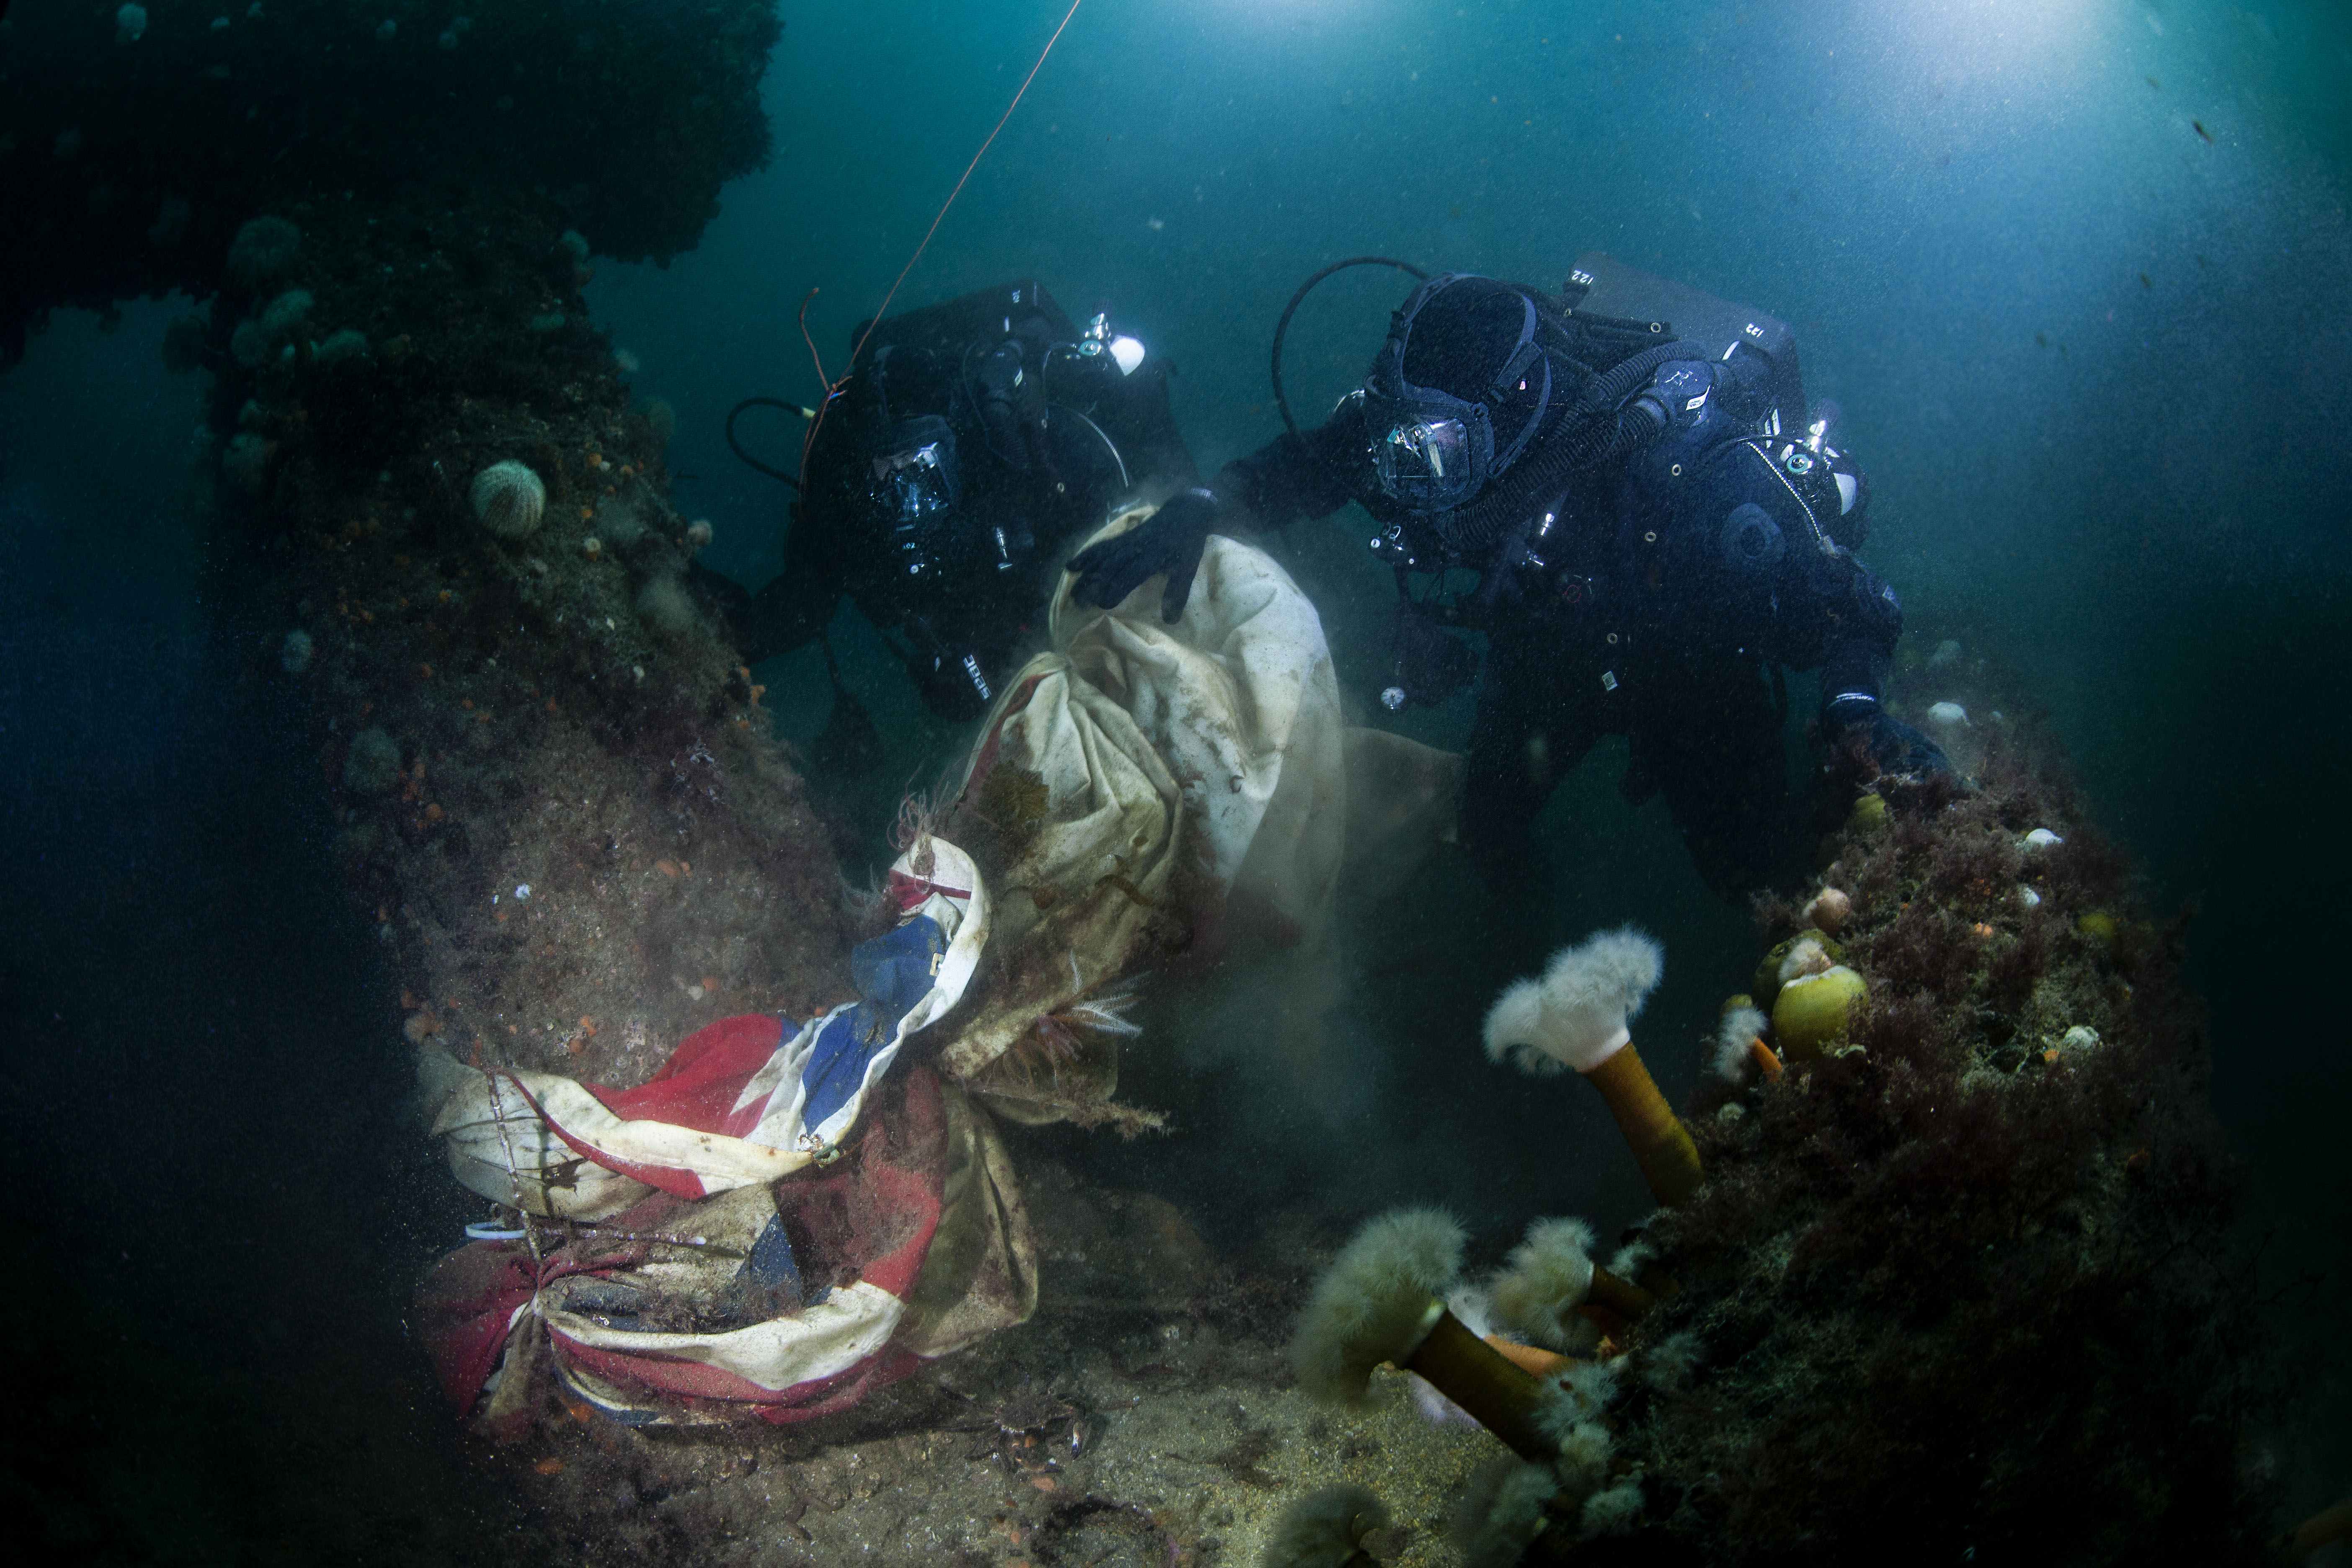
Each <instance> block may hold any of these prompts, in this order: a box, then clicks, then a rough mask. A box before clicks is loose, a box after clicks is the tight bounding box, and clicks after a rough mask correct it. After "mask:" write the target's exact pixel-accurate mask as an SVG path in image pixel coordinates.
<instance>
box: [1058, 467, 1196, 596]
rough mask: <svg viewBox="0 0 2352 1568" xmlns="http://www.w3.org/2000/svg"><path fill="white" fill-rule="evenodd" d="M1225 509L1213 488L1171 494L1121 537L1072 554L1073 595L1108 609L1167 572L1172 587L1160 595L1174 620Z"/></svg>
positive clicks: (1070, 566) (1069, 566)
mask: <svg viewBox="0 0 2352 1568" xmlns="http://www.w3.org/2000/svg"><path fill="white" fill-rule="evenodd" d="M1221 510H1222V509H1221V508H1220V506H1219V505H1218V502H1217V498H1216V497H1215V496H1213V495H1212V494H1211V493H1210V492H1208V491H1207V490H1202V489H1191V490H1182V491H1180V492H1179V493H1177V494H1175V495H1172V496H1170V497H1169V498H1168V500H1167V501H1166V502H1165V503H1163V504H1162V505H1161V507H1160V510H1158V511H1156V512H1153V513H1152V514H1151V516H1150V518H1148V519H1146V520H1145V521H1142V522H1139V523H1138V524H1137V525H1136V526H1135V527H1133V528H1130V529H1129V530H1128V531H1126V532H1125V533H1122V534H1120V535H1119V536H1118V538H1116V539H1106V540H1104V541H1103V542H1101V543H1099V544H1092V545H1088V546H1087V548H1086V549H1084V550H1081V551H1079V552H1077V553H1076V555H1073V556H1072V557H1070V563H1069V565H1068V567H1067V568H1066V570H1067V571H1070V572H1073V573H1075V574H1076V575H1077V579H1078V581H1077V584H1076V586H1074V587H1073V588H1072V589H1071V590H1070V596H1071V597H1072V598H1074V599H1076V601H1077V602H1078V603H1079V604H1081V605H1095V606H1097V608H1100V609H1105V610H1108V609H1109V608H1110V607H1111V606H1112V605H1117V604H1118V603H1119V602H1120V601H1121V600H1123V599H1125V598H1126V597H1127V596H1128V595H1129V594H1132V593H1134V592H1135V591H1136V590H1137V589H1138V588H1140V587H1141V586H1143V584H1145V583H1147V582H1149V581H1150V580H1151V579H1152V578H1154V577H1157V576H1159V575H1160V574H1162V573H1165V574H1167V577H1168V586H1167V587H1166V588H1165V589H1163V590H1161V592H1160V619H1161V620H1163V621H1167V622H1170V623H1171V624H1172V623H1173V622H1174V621H1175V620H1176V619H1177V618H1178V617H1179V616H1182V615H1183V613H1184V601H1185V600H1187V599H1189V598H1191V597H1192V577H1193V574H1195V573H1197V572H1199V571H1200V569H1201V552H1202V551H1203V550H1205V549H1207V548H1208V544H1209V535H1210V533H1211V532H1212V531H1213V530H1214V529H1215V527H1216V524H1217V518H1218V514H1219V512H1220V511H1221Z"/></svg>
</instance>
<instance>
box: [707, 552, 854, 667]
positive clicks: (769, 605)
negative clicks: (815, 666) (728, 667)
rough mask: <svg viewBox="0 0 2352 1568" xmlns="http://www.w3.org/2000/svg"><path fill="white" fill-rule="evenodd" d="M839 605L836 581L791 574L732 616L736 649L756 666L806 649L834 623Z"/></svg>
mask: <svg viewBox="0 0 2352 1568" xmlns="http://www.w3.org/2000/svg"><path fill="white" fill-rule="evenodd" d="M739 592H740V590H739ZM840 603H841V584H840V583H839V582H838V581H837V580H835V579H833V578H831V577H829V576H827V575H826V574H822V573H814V572H790V571H788V572H786V573H784V574H783V575H782V576H780V577H776V578H773V579H772V580H771V581H770V582H769V583H768V584H767V585H766V586H764V587H762V588H761V590H760V591H759V592H758V593H756V594H752V595H749V596H748V597H746V598H745V600H744V601H743V608H742V611H741V613H740V615H738V616H734V617H732V618H733V622H734V627H735V646H736V649H737V651H738V653H739V654H740V656H741V658H742V660H743V662H744V663H745V664H757V663H759V662H760V661H761V659H763V658H775V657H776V656H777V655H778V654H782V653H790V652H792V651H793V649H794V648H797V647H805V646H807V645H808V644H809V643H810V642H813V641H814V640H815V638H816V636H817V634H818V633H819V632H822V631H824V628H825V627H826V626H827V625H829V624H830V623H831V622H832V620H833V612H834V609H835V606H836V605H839V604H840Z"/></svg>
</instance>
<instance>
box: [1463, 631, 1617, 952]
mask: <svg viewBox="0 0 2352 1568" xmlns="http://www.w3.org/2000/svg"><path fill="white" fill-rule="evenodd" d="M1548 652H1549V650H1548V649H1546V648H1544V647H1538V646H1536V645H1535V644H1534V643H1533V642H1532V641H1529V642H1524V643H1523V642H1520V641H1518V640H1517V639H1511V640H1506V639H1504V638H1500V637H1497V638H1496V640H1495V641H1494V643H1493V644H1492V646H1491V648H1490V651H1489V654H1488V658H1487V664H1486V678H1485V679H1484V681H1483V682H1482V684H1481V685H1480V688H1479V691H1478V712H1477V717H1476V718H1475V719H1474V720H1473V721H1472V722H1471V726H1470V758H1469V765H1468V768H1467V770H1466V772H1465V778H1464V780H1463V788H1462V819H1461V820H1462V826H1461V836H1462V845H1463V847H1464V848H1465V849H1466V850H1467V851H1468V852H1469V854H1470V858H1471V860H1472V862H1473V863H1474V864H1475V866H1476V867H1477V869H1478V874H1479V876H1480V878H1481V879H1483V880H1484V881H1485V882H1486V889H1487V892H1488V893H1489V894H1490V895H1492V897H1493V900H1494V902H1495V904H1496V907H1497V908H1501V909H1515V910H1538V909H1540V908H1542V907H1544V906H1545V905H1547V904H1548V903H1549V900H1550V895H1551V889H1552V874H1551V865H1550V861H1549V857H1547V856H1546V855H1545V854H1544V853H1543V850H1542V849H1541V848H1540V847H1538V845H1537V843H1536V839H1535V820H1536V816H1537V815H1538V813H1540V812H1541V811H1542V810H1543V806H1544V802H1545V801H1547V800H1549V799H1550V798H1551V792H1552V789H1553V788H1554V786H1555V785H1557V784H1559V781H1560V780H1561V779H1562V778H1564V777H1565V776H1567V773H1568V771H1569V770H1570V768H1573V767H1574V766H1576V764H1577V763H1580V762H1581V761H1582V760H1583V759H1584V754H1585V753H1586V752H1589V751H1591V749H1592V743H1593V742H1594V741H1595V740H1597V739H1598V738H1599V731H1598V728H1597V727H1596V724H1595V722H1594V719H1593V716H1592V714H1591V712H1590V711H1588V706H1589V705H1587V704H1585V703H1582V702H1580V701H1578V700H1577V696H1578V694H1577V693H1575V692H1573V691H1570V689H1568V688H1567V686H1566V683H1564V682H1563V681H1561V680H1560V679H1559V678H1558V676H1557V674H1556V673H1555V669H1554V666H1555V664H1556V661H1555V660H1553V659H1552V658H1549V657H1547V655H1548ZM1536 923H1537V924H1538V926H1540V923H1541V922H1540V921H1537V922H1536Z"/></svg>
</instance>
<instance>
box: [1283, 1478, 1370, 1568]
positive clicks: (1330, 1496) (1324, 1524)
mask: <svg viewBox="0 0 2352 1568" xmlns="http://www.w3.org/2000/svg"><path fill="white" fill-rule="evenodd" d="M1388 1522H1389V1510H1388V1509H1387V1508H1386V1507H1385V1506H1383V1505H1382V1504H1381V1500H1380V1499H1378V1498H1376V1497H1374V1496H1373V1495H1372V1494H1371V1492H1370V1491H1369V1490H1367V1489H1365V1488H1363V1487H1360V1486H1354V1485H1351V1484H1349V1483H1348V1482H1345V1481H1342V1482H1339V1483H1338V1484H1336V1485H1333V1486H1328V1487H1318V1488H1317V1489H1315V1490H1313V1491H1311V1492H1309V1493H1307V1495H1306V1496H1305V1497H1303V1498H1300V1499H1299V1500H1297V1502H1295V1503H1292V1504H1291V1505H1290V1506H1289V1507H1288V1508H1286V1509H1284V1510H1282V1515H1281V1517H1280V1518H1278V1519H1276V1521H1275V1523H1274V1535H1273V1538H1272V1539H1270V1540H1269V1541H1267V1542H1266V1543H1265V1556H1264V1557H1262V1558H1260V1559H1259V1561H1260V1563H1263V1564H1264V1568H1348V1565H1349V1564H1350V1563H1370V1562H1371V1561H1372V1560H1373V1559H1372V1556H1371V1553H1370V1552H1367V1551H1365V1550H1364V1542H1365V1541H1366V1539H1367V1538H1368V1537H1370V1536H1372V1535H1374V1534H1377V1533H1378V1532H1379V1531H1382V1530H1384V1529H1386V1528H1387V1527H1388Z"/></svg>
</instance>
